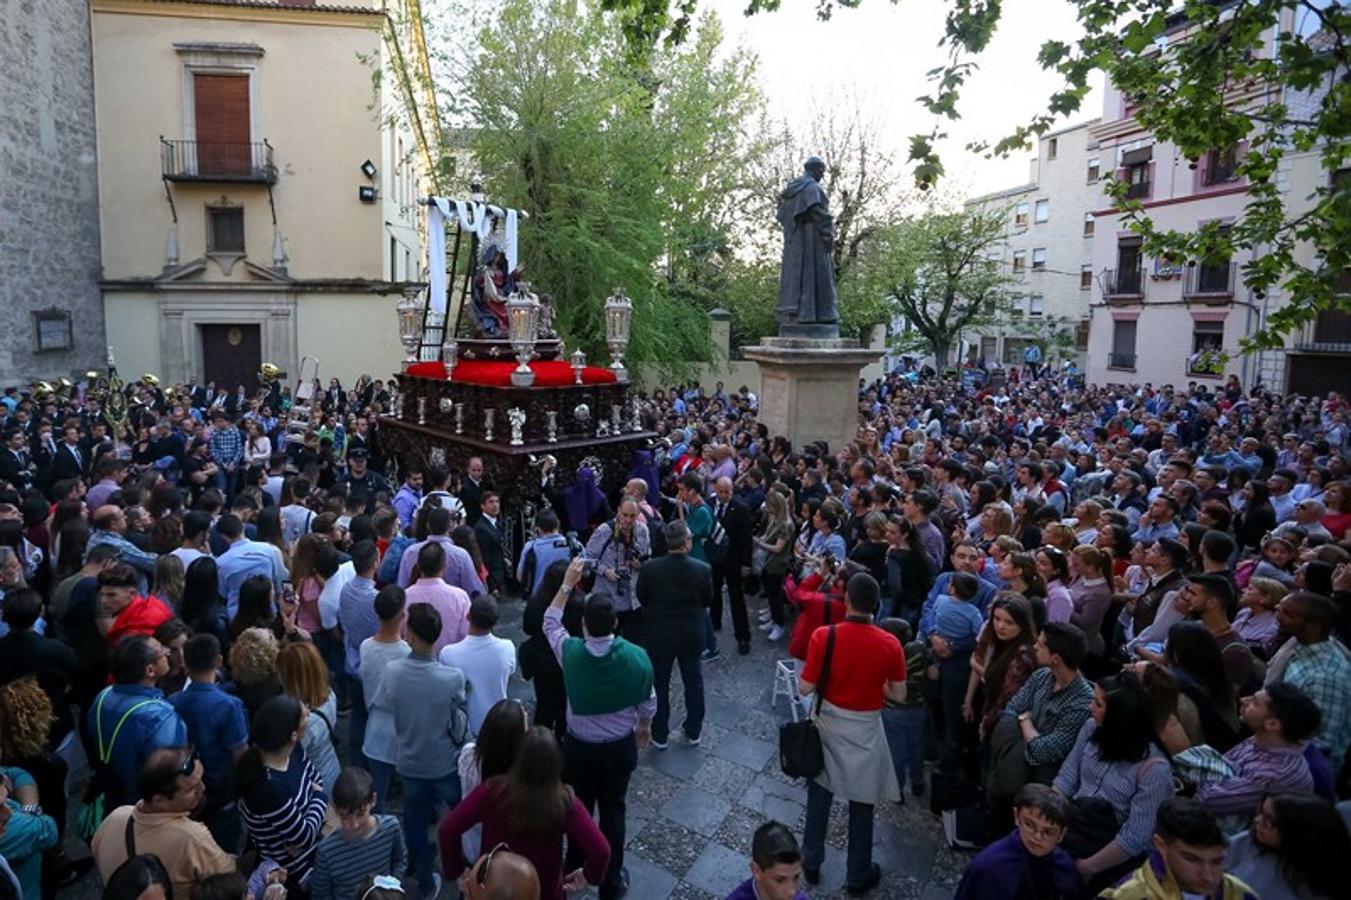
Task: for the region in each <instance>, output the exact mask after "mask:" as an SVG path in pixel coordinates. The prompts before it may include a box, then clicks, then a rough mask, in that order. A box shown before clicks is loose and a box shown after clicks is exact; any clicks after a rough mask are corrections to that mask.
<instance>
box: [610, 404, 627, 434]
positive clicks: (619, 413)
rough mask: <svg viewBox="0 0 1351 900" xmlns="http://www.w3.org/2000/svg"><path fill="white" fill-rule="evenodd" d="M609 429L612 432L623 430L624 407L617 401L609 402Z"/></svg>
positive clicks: (617, 432) (616, 432)
mask: <svg viewBox="0 0 1351 900" xmlns="http://www.w3.org/2000/svg"><path fill="white" fill-rule="evenodd" d="M610 430H611V432H613V433H614V434H619V433H620V432H622V431H623V430H624V407H622V406H620V405H619V404H618V403H611V404H610Z"/></svg>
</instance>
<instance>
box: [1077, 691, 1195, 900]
mask: <svg viewBox="0 0 1351 900" xmlns="http://www.w3.org/2000/svg"><path fill="white" fill-rule="evenodd" d="M1089 711H1090V717H1089V720H1088V721H1087V722H1085V723H1084V725H1083V728H1082V729H1080V731H1079V737H1078V739H1077V740H1076V741H1075V742H1074V747H1073V749H1071V750H1070V753H1069V756H1067V757H1065V761H1064V763H1062V764H1061V766H1060V773H1059V774H1058V775H1057V776H1056V778H1055V782H1054V787H1055V789H1056V790H1057V791H1059V792H1060V793H1062V794H1064V795H1065V796H1066V797H1068V798H1069V799H1070V803H1071V804H1072V806H1073V812H1072V814H1071V816H1070V826H1069V830H1068V832H1067V833H1066V835H1065V840H1064V841H1063V842H1062V844H1061V847H1062V849H1064V850H1065V851H1066V852H1067V853H1069V855H1070V856H1072V857H1074V859H1075V860H1076V861H1077V863H1078V866H1079V871H1080V873H1081V874H1083V875H1084V877H1085V879H1086V880H1087V881H1088V887H1089V889H1090V895H1092V896H1096V891H1097V890H1099V889H1101V888H1102V887H1105V886H1106V885H1108V884H1111V882H1112V881H1113V880H1114V879H1115V878H1116V877H1117V876H1118V875H1120V874H1123V873H1124V870H1125V869H1126V868H1128V867H1129V866H1130V864H1131V863H1132V861H1133V860H1134V859H1135V858H1136V857H1138V856H1142V855H1143V854H1144V853H1145V852H1146V851H1148V850H1149V848H1150V846H1151V840H1152V837H1153V834H1154V820H1155V817H1156V816H1157V815H1158V811H1159V807H1160V806H1162V805H1163V802H1164V801H1165V800H1167V799H1168V798H1169V797H1171V796H1173V772H1172V768H1171V767H1170V766H1169V764H1168V758H1167V756H1166V755H1165V754H1164V753H1163V751H1162V750H1160V749H1159V747H1158V745H1157V744H1156V743H1155V740H1154V736H1155V733H1154V722H1153V718H1152V714H1151V712H1150V707H1149V698H1148V695H1147V694H1146V693H1145V691H1144V688H1142V687H1141V686H1140V682H1139V680H1137V679H1136V677H1135V676H1134V675H1133V674H1130V673H1126V674H1123V675H1121V676H1119V677H1116V678H1108V679H1104V680H1103V681H1102V682H1100V683H1098V684H1097V685H1094V688H1093V702H1092V704H1091V705H1090V707H1089Z"/></svg>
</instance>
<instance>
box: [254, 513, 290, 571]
mask: <svg viewBox="0 0 1351 900" xmlns="http://www.w3.org/2000/svg"><path fill="white" fill-rule="evenodd" d="M253 521H254V525H255V526H256V527H257V534H256V535H255V536H254V540H256V541H259V542H261V543H264V544H271V545H272V546H274V547H276V548H277V549H278V550H280V551H281V560H282V565H284V566H285V567H286V571H287V572H290V570H291V565H292V562H291V548H290V547H287V546H286V538H285V537H284V536H283V532H282V524H281V507H279V506H269V507H267V508H266V509H264V510H261V511H260V512H259V513H258V515H257V516H255V517H254V520H253Z"/></svg>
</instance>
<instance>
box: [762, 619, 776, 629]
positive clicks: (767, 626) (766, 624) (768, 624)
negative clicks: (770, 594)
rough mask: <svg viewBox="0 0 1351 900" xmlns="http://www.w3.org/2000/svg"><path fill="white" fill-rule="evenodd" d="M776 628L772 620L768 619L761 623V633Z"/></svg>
mask: <svg viewBox="0 0 1351 900" xmlns="http://www.w3.org/2000/svg"><path fill="white" fill-rule="evenodd" d="M774 627H775V626H774V621H773V620H772V619H766V620H765V621H763V622H761V623H760V630H761V631H770V630H771V629H773V628H774Z"/></svg>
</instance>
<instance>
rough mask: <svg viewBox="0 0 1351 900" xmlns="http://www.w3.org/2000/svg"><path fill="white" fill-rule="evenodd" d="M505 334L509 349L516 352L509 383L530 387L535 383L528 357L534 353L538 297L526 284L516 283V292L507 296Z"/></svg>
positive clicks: (537, 331)
mask: <svg viewBox="0 0 1351 900" xmlns="http://www.w3.org/2000/svg"><path fill="white" fill-rule="evenodd" d="M507 334H508V335H509V337H510V338H511V349H512V350H513V351H514V352H515V353H516V371H514V372H512V373H511V383H512V384H514V385H515V386H516V387H530V385H532V384H534V383H535V373H534V372H533V371H532V370H531V368H530V358H531V357H532V356H533V355H534V353H535V340H536V339H537V337H538V336H539V297H536V296H535V295H534V294H532V293H531V292H530V286H529V285H527V284H524V283H523V284H519V285H517V287H516V292H515V293H514V294H512V295H511V296H510V297H508V298H507Z"/></svg>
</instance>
